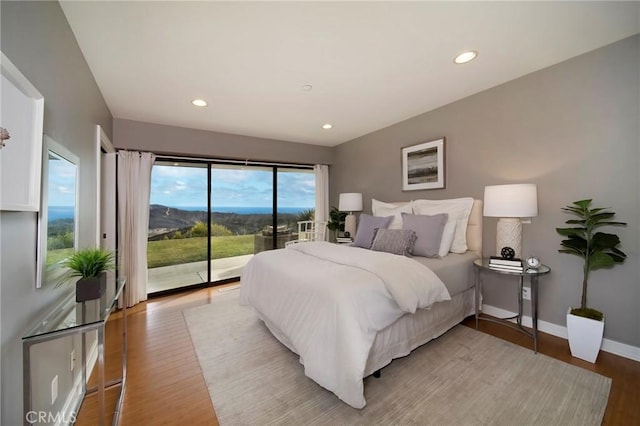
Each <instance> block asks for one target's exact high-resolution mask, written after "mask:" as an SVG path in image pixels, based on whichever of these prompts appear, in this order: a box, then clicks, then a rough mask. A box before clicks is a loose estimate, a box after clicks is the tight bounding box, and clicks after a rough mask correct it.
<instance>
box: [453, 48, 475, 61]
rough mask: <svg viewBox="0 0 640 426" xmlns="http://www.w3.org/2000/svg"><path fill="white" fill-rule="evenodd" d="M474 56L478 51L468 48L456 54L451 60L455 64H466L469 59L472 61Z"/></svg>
mask: <svg viewBox="0 0 640 426" xmlns="http://www.w3.org/2000/svg"><path fill="white" fill-rule="evenodd" d="M476 56H478V52H476V51H475V50H470V51H468V52H463V53H461V54H459V55H458V56H456V58H455V59H454V60H453V62H455V63H456V64H466V63H467V62H469V61H473V60H474V59H475V58H476Z"/></svg>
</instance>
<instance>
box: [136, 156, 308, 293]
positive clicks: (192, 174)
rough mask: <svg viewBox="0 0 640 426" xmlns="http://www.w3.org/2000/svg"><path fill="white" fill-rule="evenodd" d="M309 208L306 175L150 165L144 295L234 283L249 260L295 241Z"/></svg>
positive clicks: (304, 171) (197, 164) (302, 171)
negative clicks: (146, 283)
mask: <svg viewBox="0 0 640 426" xmlns="http://www.w3.org/2000/svg"><path fill="white" fill-rule="evenodd" d="M314 207H315V177H314V174H313V171H312V170H311V169H310V168H300V167H298V168H291V167H283V166H270V165H266V166H261V165H238V164H218V163H215V162H206V161H171V162H169V161H156V164H155V165H154V167H153V171H152V178H151V208H150V214H149V245H148V250H147V255H148V260H149V293H158V292H163V291H169V290H174V289H178V288H182V287H186V286H193V285H208V284H209V283H216V282H221V281H224V280H229V279H234V278H237V277H239V276H240V274H241V272H242V268H243V267H244V265H245V264H246V263H247V262H248V261H249V260H250V259H251V258H252V257H253V256H254V255H255V254H257V253H260V252H262V251H265V250H272V249H276V248H283V247H284V244H285V243H286V242H287V241H289V240H292V239H295V238H296V237H297V221H298V220H307V219H309V218H312V217H313V213H314ZM275 212H277V214H274V213H275Z"/></svg>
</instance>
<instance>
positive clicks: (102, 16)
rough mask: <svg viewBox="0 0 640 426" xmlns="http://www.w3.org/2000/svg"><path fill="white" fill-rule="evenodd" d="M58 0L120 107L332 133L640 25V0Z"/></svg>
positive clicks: (422, 105)
mask: <svg viewBox="0 0 640 426" xmlns="http://www.w3.org/2000/svg"><path fill="white" fill-rule="evenodd" d="M61 4H62V8H63V10H64V13H65V15H66V16H67V19H68V21H69V23H70V25H71V28H72V29H73V32H74V34H75V36H76V38H77V40H78V44H79V45H80V48H81V49H82V52H83V53H84V56H85V58H86V60H87V62H88V64H89V67H90V68H91V70H92V72H93V74H94V76H95V79H96V81H97V83H98V86H99V87H100V90H101V91H102V94H103V96H104V98H105V100H106V102H107V104H108V106H109V109H110V110H111V113H112V114H113V116H114V117H115V118H124V119H130V120H138V121H145V122H151V123H161V124H167V125H173V126H181V127H190V128H195V129H203V130H212V131H217V132H226V133H235V134H242V135H249V136H257V137H264V138H271V139H281V140H287V141H293V142H304V143H311V144H318V145H328V146H333V145H337V144H339V143H342V142H345V141H348V140H351V139H353V138H356V137H359V136H362V135H364V134H367V133H370V132H373V131H375V130H377V129H380V128H383V127H386V126H389V125H391V124H393V123H397V122H399V121H402V120H405V119H407V118H410V117H413V116H416V115H418V114H421V113H423V112H426V111H430V110H432V109H434V108H437V107H439V106H442V105H446V104H448V103H451V102H453V101H455V100H457V99H461V98H464V97H466V96H469V95H471V94H474V93H478V92H480V91H482V90H485V89H488V88H490V87H493V86H496V85H498V84H501V83H504V82H506V81H509V80H512V79H514V78H517V77H520V76H522V75H525V74H528V73H530V72H533V71H535V70H538V69H541V68H544V67H547V66H549V65H552V64H555V63H558V62H561V61H563V60H565V59H568V58H571V57H573V56H576V55H580V54H582V53H585V52H588V51H590V50H593V49H596V48H598V47H601V46H604V45H607V44H610V43H613V42H615V41H618V40H621V39H623V38H625V37H628V36H631V35H633V34H636V33H638V32H640V3H639V2H627V3H622V2H602V3H599V2H598V3H596V2H590V1H586V2H238V1H234V2H186V1H178V2H150V1H126V2H115V1H109V2H93V1H62V2H61ZM468 49H473V50H477V51H478V52H479V56H478V58H477V59H476V60H475V61H473V62H471V63H468V64H466V65H455V64H454V63H453V58H454V56H455V55H456V54H458V53H460V52H462V51H465V50H468ZM305 84H310V85H312V86H313V89H312V90H311V91H309V92H306V91H303V90H302V86H303V85H305ZM195 98H203V99H206V100H207V101H208V102H209V106H208V107H206V108H196V107H194V106H192V105H191V103H190V101H191V100H192V99H195ZM327 122H328V123H332V124H333V126H334V127H333V129H331V130H323V129H321V126H322V124H324V123H327Z"/></svg>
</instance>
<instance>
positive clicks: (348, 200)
mask: <svg viewBox="0 0 640 426" xmlns="http://www.w3.org/2000/svg"><path fill="white" fill-rule="evenodd" d="M338 210H340V211H341V212H349V214H348V215H347V217H346V218H345V219H344V231H345V232H348V233H349V235H350V236H351V238H354V237H355V235H356V217H355V216H354V215H353V212H359V211H362V194H360V193H358V192H345V193H342V194H340V201H339V202H338Z"/></svg>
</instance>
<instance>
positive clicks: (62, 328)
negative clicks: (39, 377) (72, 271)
mask: <svg viewBox="0 0 640 426" xmlns="http://www.w3.org/2000/svg"><path fill="white" fill-rule="evenodd" d="M125 285H126V280H118V281H116V284H115V289H114V288H113V287H114V286H113V285H110V286H107V290H106V291H105V293H104V295H103V296H102V297H101V298H100V299H95V300H89V301H87V302H76V299H75V292H73V293H72V294H70V295H69V296H68V297H66V298H65V299H64V300H62V302H60V303H59V304H58V305H57V306H56V307H55V308H54V309H53V310H51V311H50V312H49V313H48V314H47V316H46V317H45V318H43V319H42V321H40V322H38V323H37V324H36V325H35V326H34V327H33V328H32V329H31V330H30V331H29V332H28V333H27V334H26V335H25V336H24V337H23V338H22V370H23V398H24V399H23V405H24V416H25V417H24V424H25V425H30V424H31V423H30V422H29V421H28V415H27V414H28V413H30V412H32V411H33V410H34V406H33V392H32V383H31V379H32V377H31V349H32V347H33V346H34V345H37V344H40V343H44V342H47V341H51V340H54V339H59V338H61V337H64V336H72V335H81V339H82V363H81V364H82V373H81V374H82V377H81V379H82V394H81V398H79V401H78V403H77V406H76V407H74V410H73V413H74V415H75V414H77V413H78V410H79V409H80V405H81V404H82V401H83V400H84V398H85V397H86V396H88V395H91V394H94V393H97V398H98V419H97V422H98V424H99V425H100V426H103V425H104V424H105V390H106V389H110V388H112V387H114V386H119V387H120V392H119V394H118V400H117V402H116V407H115V411H114V415H113V422H112V424H114V425H115V424H118V422H119V414H120V407H121V405H122V399H123V397H124V386H125V381H126V375H127V304H126V302H127V300H126V292H123V290H124V288H125ZM114 290H115V291H114ZM121 295H122V296H123V299H124V302H123V305H122V306H123V308H122V370H121V373H122V374H121V375H120V377H119V378H117V379H114V380H110V381H108V382H106V381H105V377H104V376H105V368H104V365H105V354H104V352H105V347H104V346H105V345H104V339H105V326H106V324H107V321H108V320H109V316H110V315H111V313H112V312H113V311H114V310H115V309H116V308H117V306H118V299H119V298H120V296H121ZM91 331H97V359H96V367H97V385H96V386H94V387H91V388H87V362H86V360H87V342H86V333H87V332H91Z"/></svg>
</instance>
